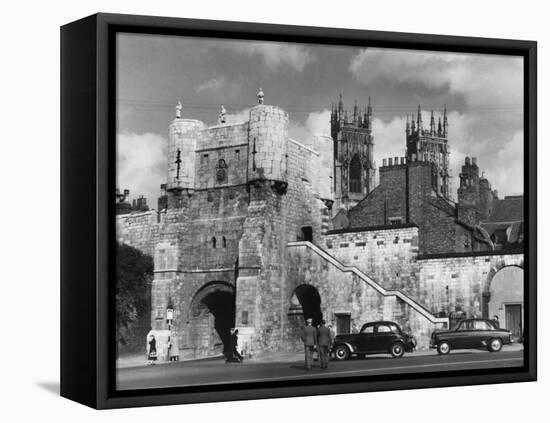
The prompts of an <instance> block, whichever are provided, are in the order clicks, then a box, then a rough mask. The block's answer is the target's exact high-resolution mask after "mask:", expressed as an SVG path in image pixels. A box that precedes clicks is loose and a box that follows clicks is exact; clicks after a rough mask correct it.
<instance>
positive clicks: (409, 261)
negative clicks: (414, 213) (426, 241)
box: [321, 226, 523, 317]
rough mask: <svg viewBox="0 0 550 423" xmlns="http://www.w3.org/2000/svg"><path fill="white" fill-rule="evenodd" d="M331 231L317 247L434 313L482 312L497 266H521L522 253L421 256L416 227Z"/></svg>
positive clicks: (473, 314)
mask: <svg viewBox="0 0 550 423" xmlns="http://www.w3.org/2000/svg"><path fill="white" fill-rule="evenodd" d="M334 232H335V233H329V234H327V235H325V236H324V237H323V238H322V244H321V246H322V248H324V249H326V251H327V252H328V253H329V254H331V255H332V256H334V257H335V258H336V259H338V260H339V261H341V262H342V263H344V264H346V265H348V266H356V267H357V268H359V269H360V270H362V271H363V272H365V273H366V274H368V275H369V276H371V277H372V278H373V279H374V280H376V281H377V282H378V283H379V284H380V285H382V286H383V287H384V288H386V289H396V290H400V291H402V292H403V293H404V294H406V295H407V296H409V297H411V298H413V299H414V300H415V301H417V302H419V303H420V304H422V305H423V306H424V307H426V308H427V309H428V310H430V311H431V312H432V313H445V314H449V313H457V312H463V313H465V314H466V315H467V316H471V317H476V316H477V317H481V315H482V311H483V310H482V302H483V299H482V293H483V292H485V291H487V288H486V285H487V284H488V281H489V280H490V278H492V276H493V275H494V273H495V269H500V268H502V267H505V266H513V265H514V266H520V267H523V254H499V253H496V254H495V253H494V252H487V253H482V252H480V253H463V254H453V255H451V254H447V255H444V254H441V255H420V256H419V255H418V232H419V228H417V227H414V226H410V227H406V226H405V227H401V228H391V227H385V228H381V229H372V230H364V231H350V232H342V231H334Z"/></svg>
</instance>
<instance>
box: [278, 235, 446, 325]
mask: <svg viewBox="0 0 550 423" xmlns="http://www.w3.org/2000/svg"><path fill="white" fill-rule="evenodd" d="M287 246H288V247H289V248H293V247H306V248H308V249H310V250H311V251H313V252H314V253H316V254H318V255H319V256H320V257H322V258H323V259H325V260H326V261H328V262H329V263H331V264H332V265H334V266H335V267H336V268H338V269H339V270H340V271H342V272H349V273H353V274H355V275H357V276H358V277H359V278H360V279H361V280H363V281H364V282H365V283H366V284H368V285H369V286H371V287H372V288H373V289H375V290H376V291H377V292H378V293H380V294H381V295H383V296H385V297H388V296H394V297H396V298H398V299H399V300H401V301H403V302H404V303H405V304H407V305H409V306H410V307H411V308H413V309H414V310H415V311H416V312H418V313H419V314H421V315H422V316H423V317H425V318H426V319H427V320H428V321H429V322H430V323H432V324H434V325H435V326H437V327H448V325H449V319H448V318H446V317H436V316H434V315H433V314H432V313H431V312H430V311H429V310H428V309H426V308H425V307H424V306H423V305H421V304H420V303H418V302H416V301H415V300H413V299H412V298H411V297H409V296H408V295H406V294H404V293H403V292H401V291H399V290H389V289H385V288H384V287H383V286H381V285H380V284H379V283H378V282H376V281H375V280H374V279H372V278H371V277H370V276H368V275H366V274H365V273H363V272H362V271H361V270H359V269H358V268H357V267H355V266H347V265H345V264H343V263H342V262H340V261H339V260H338V259H336V258H335V257H333V256H332V255H330V254H329V253H327V252H326V251H325V250H323V249H322V248H320V247H318V246H317V245H315V244H312V243H311V242H309V241H297V242H289V243H288V244H287Z"/></svg>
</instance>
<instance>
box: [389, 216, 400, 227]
mask: <svg viewBox="0 0 550 423" xmlns="http://www.w3.org/2000/svg"><path fill="white" fill-rule="evenodd" d="M388 220H389V221H390V225H392V226H393V225H401V224H402V223H403V219H402V218H400V217H390V218H389V219H388Z"/></svg>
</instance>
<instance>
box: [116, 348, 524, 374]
mask: <svg viewBox="0 0 550 423" xmlns="http://www.w3.org/2000/svg"><path fill="white" fill-rule="evenodd" d="M522 350H523V345H521V344H512V345H504V346H503V347H502V351H522ZM453 351H454V352H469V353H473V354H477V353H482V352H486V350H483V349H479V350H478V349H468V350H453ZM451 354H452V352H451ZM427 355H437V352H436V351H435V349H429V350H419V351H414V352H412V353H405V357H407V356H412V357H421V356H427ZM375 356H386V354H373V355H372V357H375ZM140 357H142V356H140ZM303 359H304V353H303V351H299V352H273V353H265V354H258V355H256V356H254V357H251V358H245V359H244V363H247V362H248V363H269V362H292V361H302V360H303ZM205 360H213V361H217V360H220V361H222V360H223V355H219V356H212V357H205V358H191V359H184V360H180V361H179V362H192V361H205ZM174 363H175V362H173V361H166V360H158V361H157V362H156V365H166V364H174ZM146 364H147V361H146V360H145V359H144V358H141V359H139V358H138V357H137V356H136V357H124V358H121V359H119V360H117V368H119V369H121V368H128V367H141V366H144V365H146Z"/></svg>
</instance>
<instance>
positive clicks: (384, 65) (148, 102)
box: [117, 34, 524, 208]
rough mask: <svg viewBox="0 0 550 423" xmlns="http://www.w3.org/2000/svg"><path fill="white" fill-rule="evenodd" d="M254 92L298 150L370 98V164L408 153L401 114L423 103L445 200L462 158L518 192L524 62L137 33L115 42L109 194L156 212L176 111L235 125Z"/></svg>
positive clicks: (502, 191) (501, 188) (503, 191)
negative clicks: (439, 144)
mask: <svg viewBox="0 0 550 423" xmlns="http://www.w3.org/2000/svg"><path fill="white" fill-rule="evenodd" d="M260 87H262V89H263V91H264V94H265V104H272V105H277V106H280V107H282V108H284V109H285V110H286V111H287V112H288V113H289V115H290V128H289V131H290V136H291V137H292V138H294V139H296V140H298V141H300V142H302V143H304V144H309V143H311V141H312V138H313V135H314V134H318V133H321V134H322V133H324V134H327V135H330V121H329V118H330V110H331V105H332V103H333V102H337V101H338V97H339V95H340V94H342V97H343V101H344V106H345V108H348V109H349V110H350V112H351V111H352V109H353V105H354V103H355V101H357V102H358V106H359V107H364V106H366V104H367V102H368V98H369V96H370V97H371V99H372V106H373V115H374V121H373V135H374V156H375V157H374V159H375V161H376V164H377V166H380V165H381V164H382V159H384V158H386V157H395V156H404V155H405V122H406V118H407V114H409V115H412V114H413V113H415V112H416V110H417V108H418V105H421V108H422V114H423V121H424V123H425V126H426V124H427V123H428V122H429V115H430V112H431V111H432V110H433V111H434V113H435V115H436V119H437V116H438V115H440V114H442V111H443V108H444V106H445V105H446V106H447V111H448V119H449V145H450V148H451V154H450V165H451V171H452V191H453V195H454V196H455V197H456V189H457V188H458V181H459V179H458V175H459V173H460V167H461V165H462V164H463V163H464V158H465V157H466V156H469V157H477V158H478V166H479V167H480V172H482V173H483V174H484V175H485V177H486V178H487V179H489V181H490V182H491V185H492V187H493V189H497V190H498V193H499V197H501V198H503V197H504V196H505V195H514V194H522V193H523V191H524V189H523V59H522V58H521V57H514V56H496V55H485V54H484V55H480V54H463V53H445V52H443V53H441V52H431V51H418V50H396V49H380V48H370V47H364V48H360V47H349V46H327V45H319V44H291V43H276V42H264V41H241V40H223V39H208V38H193V37H180V36H165V35H143V34H119V35H118V40H117V187H118V188H120V189H121V190H122V189H130V192H131V195H130V197H131V198H136V197H137V196H138V195H144V196H145V197H147V199H148V203H149V205H150V206H151V207H153V208H156V200H157V198H158V196H159V191H160V190H159V187H160V184H161V183H164V182H165V179H166V166H167V164H166V161H167V159H166V153H167V145H168V126H169V124H170V122H171V121H172V120H173V119H174V117H175V110H174V107H175V105H176V103H177V102H178V101H181V102H182V104H183V111H182V117H184V118H192V119H199V120H202V121H203V122H205V123H206V124H208V125H214V124H216V122H217V117H218V114H219V111H220V108H221V106H222V105H224V106H225V108H226V109H227V111H228V121H229V122H231V121H234V122H237V121H244V120H246V116H247V112H248V109H249V108H250V107H253V106H254V105H255V104H257V97H256V95H257V93H258V89H259V88H260Z"/></svg>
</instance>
